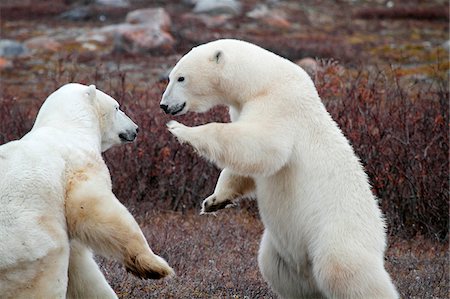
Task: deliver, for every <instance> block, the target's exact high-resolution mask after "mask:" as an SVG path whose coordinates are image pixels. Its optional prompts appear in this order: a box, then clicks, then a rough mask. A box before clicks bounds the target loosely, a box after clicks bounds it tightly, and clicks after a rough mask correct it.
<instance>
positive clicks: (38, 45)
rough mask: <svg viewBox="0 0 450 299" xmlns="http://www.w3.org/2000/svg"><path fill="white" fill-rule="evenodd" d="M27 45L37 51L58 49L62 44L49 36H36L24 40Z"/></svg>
mask: <svg viewBox="0 0 450 299" xmlns="http://www.w3.org/2000/svg"><path fill="white" fill-rule="evenodd" d="M24 44H25V46H26V47H27V48H28V49H30V50H36V51H52V52H55V51H58V49H59V48H60V47H61V44H60V43H59V42H57V41H56V40H55V39H53V38H51V37H49V36H36V37H33V38H30V39H28V40H26V41H25V42H24Z"/></svg>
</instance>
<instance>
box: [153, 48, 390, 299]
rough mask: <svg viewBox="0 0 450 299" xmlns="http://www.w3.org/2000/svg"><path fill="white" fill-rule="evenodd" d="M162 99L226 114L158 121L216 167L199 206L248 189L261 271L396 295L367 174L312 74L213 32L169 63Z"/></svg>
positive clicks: (206, 207) (297, 282)
mask: <svg viewBox="0 0 450 299" xmlns="http://www.w3.org/2000/svg"><path fill="white" fill-rule="evenodd" d="M169 79H170V81H169V84H168V86H167V89H166V90H165V92H164V94H163V97H162V100H161V103H160V104H161V108H162V109H164V111H165V112H166V113H170V114H172V115H181V114H184V113H186V112H188V111H196V112H203V111H206V110H208V109H210V108H211V107H213V106H215V105H226V106H228V107H229V112H230V117H231V121H232V122H231V123H227V124H223V123H209V124H205V125H201V126H197V127H187V126H185V125H182V124H180V123H178V122H176V121H171V122H169V123H168V127H169V130H170V132H171V133H172V134H174V135H175V136H176V137H177V138H178V139H179V140H180V141H181V142H187V143H189V144H190V145H192V146H193V147H194V148H195V150H196V151H198V153H200V154H201V155H203V156H204V157H206V158H207V159H209V160H210V161H212V162H214V163H216V164H217V165H218V166H219V167H221V168H223V171H222V173H221V174H220V176H219V180H218V183H217V186H216V189H215V191H214V193H213V194H212V195H211V196H210V197H208V198H207V199H206V200H205V201H204V202H203V208H202V212H211V211H215V210H217V209H220V208H222V207H224V206H226V205H227V204H229V203H232V202H233V200H235V199H236V198H237V197H242V196H246V195H248V194H249V193H252V192H254V191H255V192H256V197H257V202H258V207H259V211H260V214H261V219H262V222H263V223H264V227H265V230H264V234H263V237H262V241H261V246H260V250H259V255H258V263H259V267H260V270H261V272H262V275H263V277H264V278H265V280H266V281H267V282H268V283H269V285H270V286H271V287H272V288H273V289H274V290H275V292H276V293H278V294H279V295H280V296H281V297H283V298H320V297H327V298H377V299H379V298H397V297H398V294H397V291H396V289H395V287H394V286H393V284H392V282H391V279H390V277H389V274H388V273H387V272H386V270H385V269H384V260H383V255H384V251H385V246H386V236H385V228H384V223H383V218H382V215H381V212H380V210H379V208H378V206H377V202H376V200H375V199H374V196H373V195H372V193H371V190H370V187H369V184H368V180H367V176H366V174H365V173H364V171H363V168H362V167H361V164H360V162H359V160H358V158H357V157H356V156H355V154H354V152H353V149H352V147H351V146H350V144H349V142H348V141H347V139H346V138H345V137H344V135H343V134H342V132H341V131H340V129H339V128H338V126H337V125H336V123H335V122H334V121H333V120H332V118H331V116H330V115H329V113H328V112H327V111H326V110H325V107H324V105H323V104H322V102H321V100H320V98H319V96H318V94H317V91H316V89H315V87H314V84H313V82H312V81H311V79H310V78H309V76H308V75H307V74H306V72H304V71H303V70H302V69H301V68H300V67H298V66H297V65H295V64H293V63H291V62H289V61H288V60H286V59H283V58H281V57H279V56H277V55H275V54H273V53H271V52H269V51H266V50H264V49H262V48H260V47H258V46H256V45H252V44H250V43H247V42H243V41H237V40H218V41H214V42H210V43H207V44H204V45H201V46H198V47H196V48H194V49H192V50H191V51H190V52H189V53H188V54H186V55H185V56H184V57H182V58H181V60H180V61H179V62H178V63H177V64H176V66H175V67H174V68H173V70H172V71H171V73H170V75H169Z"/></svg>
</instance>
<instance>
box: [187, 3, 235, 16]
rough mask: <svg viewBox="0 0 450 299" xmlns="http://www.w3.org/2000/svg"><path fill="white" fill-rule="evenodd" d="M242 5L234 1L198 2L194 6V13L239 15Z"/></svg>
mask: <svg viewBox="0 0 450 299" xmlns="http://www.w3.org/2000/svg"><path fill="white" fill-rule="evenodd" d="M241 9H242V5H241V3H240V2H238V1H235V0H199V1H197V3H196V4H195V7H194V10H193V11H194V12H195V13H207V14H230V15H239V14H240V13H241Z"/></svg>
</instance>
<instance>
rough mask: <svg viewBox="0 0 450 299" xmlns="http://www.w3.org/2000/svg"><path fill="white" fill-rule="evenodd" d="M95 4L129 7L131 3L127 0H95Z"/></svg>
mask: <svg viewBox="0 0 450 299" xmlns="http://www.w3.org/2000/svg"><path fill="white" fill-rule="evenodd" d="M95 4H98V5H103V6H111V7H128V6H130V3H129V2H128V1H127V0H95Z"/></svg>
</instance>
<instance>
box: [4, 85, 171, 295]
mask: <svg viewBox="0 0 450 299" xmlns="http://www.w3.org/2000/svg"><path fill="white" fill-rule="evenodd" d="M136 134H137V126H136V124H135V123H134V122H133V121H132V120H131V119H130V118H128V116H126V115H125V114H124V113H123V112H122V111H121V110H120V109H119V105H118V103H117V102H116V101H115V100H114V99H113V98H111V97H110V96H108V95H107V94H105V93H103V92H101V91H100V90H97V89H96V88H95V86H94V85H91V86H89V87H88V86H84V85H81V84H75V83H72V84H67V85H65V86H63V87H61V88H60V89H58V90H57V91H55V92H54V93H53V94H52V95H50V96H49V97H48V98H47V100H46V101H45V102H44V104H43V105H42V107H41V109H40V110H39V113H38V116H37V118H36V121H35V124H34V126H33V128H32V130H31V131H30V132H29V133H28V134H26V135H25V136H24V137H23V138H22V139H20V140H17V141H12V142H9V143H7V144H4V145H2V146H0V169H1V171H0V240H1V242H0V298H66V296H67V297H68V298H117V296H116V294H115V293H114V292H113V290H112V289H111V287H110V286H109V285H108V283H107V282H106V279H105V278H104V276H103V274H102V273H101V272H100V270H99V268H98V266H97V264H96V263H95V261H94V259H93V256H92V252H91V249H92V250H93V251H95V252H96V253H98V254H100V255H103V256H106V257H113V258H115V259H117V260H119V261H121V262H122V263H124V264H125V267H126V268H127V269H128V270H129V271H130V272H132V273H134V274H136V275H137V276H139V277H142V278H161V277H164V276H167V275H169V274H171V273H172V272H173V271H172V269H171V268H170V267H169V266H168V265H167V263H166V261H164V260H163V259H162V258H161V257H159V256H157V255H155V254H154V253H153V252H152V251H151V250H150V248H149V246H148V244H147V241H146V240H145V238H144V235H143V234H142V232H141V230H140V228H139V226H138V224H137V223H136V221H135V220H134V218H133V217H132V215H131V214H130V213H129V212H128V210H127V209H126V208H125V207H124V206H123V205H122V204H121V203H120V202H119V201H118V200H117V198H116V197H115V196H114V194H113V193H112V191H111V178H110V175H109V171H108V168H107V166H106V164H105V162H104V161H103V159H102V156H101V152H103V151H105V150H107V149H108V148H110V147H112V146H114V145H118V144H122V143H126V142H131V141H133V140H134V139H135V137H136Z"/></svg>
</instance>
